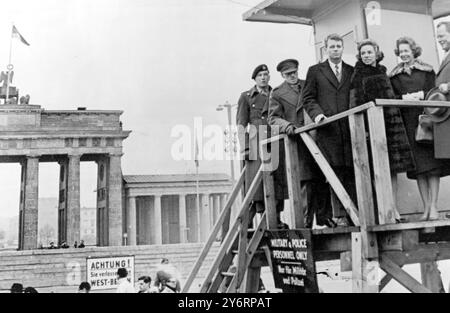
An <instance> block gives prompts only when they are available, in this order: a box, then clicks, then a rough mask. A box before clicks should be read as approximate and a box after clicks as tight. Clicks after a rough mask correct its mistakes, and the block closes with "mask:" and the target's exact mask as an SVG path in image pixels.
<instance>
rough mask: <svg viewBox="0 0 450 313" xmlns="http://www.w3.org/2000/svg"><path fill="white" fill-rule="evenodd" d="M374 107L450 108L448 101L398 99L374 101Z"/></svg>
mask: <svg viewBox="0 0 450 313" xmlns="http://www.w3.org/2000/svg"><path fill="white" fill-rule="evenodd" d="M375 105H376V106H383V107H402V108H405V107H430V108H450V101H423V100H420V101H419V100H417V101H410V100H399V99H376V100H375Z"/></svg>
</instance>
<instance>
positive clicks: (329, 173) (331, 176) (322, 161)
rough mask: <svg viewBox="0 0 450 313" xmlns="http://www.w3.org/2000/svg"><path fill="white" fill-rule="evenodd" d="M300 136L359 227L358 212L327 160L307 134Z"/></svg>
mask: <svg viewBox="0 0 450 313" xmlns="http://www.w3.org/2000/svg"><path fill="white" fill-rule="evenodd" d="M300 136H301V138H302V139H303V142H304V143H305V145H306V147H308V149H309V151H310V152H311V154H312V156H313V158H314V160H315V161H316V162H317V165H318V166H319V167H320V169H321V170H322V173H323V174H324V176H325V178H326V179H327V180H328V183H329V184H330V186H331V188H333V190H334V192H335V193H336V195H337V197H338V198H339V200H340V201H341V203H342V205H343V206H344V208H345V210H346V211H347V213H348V215H349V216H350V219H351V220H352V222H353V224H355V225H356V226H359V225H360V221H359V217H358V210H357V208H356V206H355V204H354V203H353V201H352V199H350V196H349V195H348V193H347V191H346V190H345V188H344V186H343V185H342V183H341V182H340V180H339V178H338V177H337V176H336V173H335V172H334V171H333V169H332V168H331V166H330V164H329V163H328V161H327V159H326V158H325V156H324V155H323V154H322V152H321V151H320V149H319V147H318V146H317V144H316V142H315V141H314V139H312V138H311V136H310V135H309V134H307V133H302V134H300ZM289 196H290V194H289Z"/></svg>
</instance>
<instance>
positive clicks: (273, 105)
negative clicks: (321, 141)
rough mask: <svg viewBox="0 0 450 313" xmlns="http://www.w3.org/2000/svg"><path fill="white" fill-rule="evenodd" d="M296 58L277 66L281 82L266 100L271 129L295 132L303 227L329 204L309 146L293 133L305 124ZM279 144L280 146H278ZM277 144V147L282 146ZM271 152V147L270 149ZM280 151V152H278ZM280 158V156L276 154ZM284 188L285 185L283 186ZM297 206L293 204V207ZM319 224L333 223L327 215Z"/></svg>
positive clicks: (308, 225)
mask: <svg viewBox="0 0 450 313" xmlns="http://www.w3.org/2000/svg"><path fill="white" fill-rule="evenodd" d="M298 64H299V63H298V61H297V60H294V59H288V60H284V61H282V62H281V63H280V64H278V66H277V71H279V72H280V73H281V76H282V77H283V79H284V82H283V83H282V84H281V85H280V86H278V87H277V88H275V89H274V90H273V92H272V95H271V97H270V101H269V124H270V125H274V126H273V127H272V128H273V130H277V129H278V132H279V133H281V134H287V135H288V136H297V137H296V138H298V149H299V166H300V179H301V193H302V196H301V199H302V203H301V208H299V209H301V210H303V212H304V218H305V227H307V228H311V227H312V224H313V218H314V212H317V211H318V212H321V214H320V216H325V215H326V212H323V210H324V208H327V207H329V204H327V203H326V202H327V201H328V202H329V193H328V188H327V185H326V184H325V180H324V178H323V175H322V174H321V173H320V171H319V169H318V168H317V165H316V164H315V162H314V160H313V159H312V156H311V154H310V152H309V150H308V149H307V148H306V147H305V145H304V143H303V141H302V140H301V139H300V138H299V136H298V135H296V134H295V129H296V128H297V127H301V126H304V125H305V116H304V114H303V105H302V102H301V101H300V100H301V93H302V89H303V85H304V81H302V80H300V79H299V78H298ZM281 147H282V146H281ZM281 147H280V150H282V149H281ZM272 152H273V151H272ZM280 154H281V153H280ZM280 159H281V157H280ZM284 188H286V189H287V186H284ZM295 209H297V208H295ZM320 224H321V225H325V226H328V227H333V226H335V224H334V222H333V221H332V219H331V216H330V218H328V219H327V218H324V219H322V220H321V221H320Z"/></svg>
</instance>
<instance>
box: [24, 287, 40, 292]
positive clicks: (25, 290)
mask: <svg viewBox="0 0 450 313" xmlns="http://www.w3.org/2000/svg"><path fill="white" fill-rule="evenodd" d="M23 292H24V293H38V291H37V290H36V288H33V287H27V288H25V289H24V291H23Z"/></svg>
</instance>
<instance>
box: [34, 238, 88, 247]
mask: <svg viewBox="0 0 450 313" xmlns="http://www.w3.org/2000/svg"><path fill="white" fill-rule="evenodd" d="M73 247H74V248H81V249H82V248H85V247H86V245H85V244H84V240H83V239H82V240H80V243H78V242H77V241H75V242H74V244H73ZM40 248H41V249H44V247H42V246H41V247H40ZM69 248H70V246H69V245H68V244H67V242H66V241H63V242H61V244H60V245H59V246H58V245H55V242H54V241H51V242H50V244H49V246H48V247H47V249H69Z"/></svg>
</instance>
